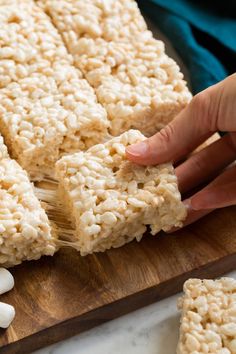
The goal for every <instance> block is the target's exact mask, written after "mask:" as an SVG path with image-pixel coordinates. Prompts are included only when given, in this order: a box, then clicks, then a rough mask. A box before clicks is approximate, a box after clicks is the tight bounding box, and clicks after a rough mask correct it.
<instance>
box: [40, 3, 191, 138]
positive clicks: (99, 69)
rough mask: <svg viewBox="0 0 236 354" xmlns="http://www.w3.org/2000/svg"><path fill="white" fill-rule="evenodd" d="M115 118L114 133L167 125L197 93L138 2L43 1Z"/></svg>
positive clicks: (146, 131)
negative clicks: (152, 29) (150, 28)
mask: <svg viewBox="0 0 236 354" xmlns="http://www.w3.org/2000/svg"><path fill="white" fill-rule="evenodd" d="M39 3H41V4H42V6H44V8H45V11H46V12H47V13H48V14H49V15H50V16H51V18H52V20H53V23H54V24H55V25H56V26H57V28H58V30H59V32H60V33H61V34H62V36H63V38H64V40H65V43H66V45H67V47H68V49H69V51H70V53H72V54H73V57H74V59H75V65H76V66H77V67H78V68H79V69H81V71H82V72H83V74H84V75H85V77H86V78H87V80H88V81H89V82H90V84H91V85H92V86H93V87H94V88H95V90H96V93H97V97H98V100H99V102H100V103H101V104H102V105H103V106H104V107H105V108H106V110H107V112H108V117H109V119H110V120H111V130H110V131H111V134H112V135H118V134H120V133H121V132H123V131H125V130H127V129H130V128H137V129H139V130H141V131H142V132H143V133H144V134H145V135H151V134H154V133H155V132H156V131H157V130H159V129H161V128H162V127H163V126H164V125H166V124H167V123H168V122H169V121H170V120H172V119H173V117H174V116H175V115H176V114H177V113H178V112H179V111H180V110H181V109H182V108H183V107H185V105H186V104H187V103H188V102H189V100H190V98H191V95H190V93H189V91H188V89H187V87H186V83H185V81H183V75H182V73H181V72H180V71H179V67H178V66H177V64H176V63H175V62H174V61H173V60H172V59H170V58H169V57H168V56H167V55H166V54H165V51H164V44H163V43H162V42H161V41H158V40H156V39H154V38H153V36H152V33H151V32H150V31H148V30H147V27H146V24H145V21H144V19H143V17H142V15H141V13H140V11H139V9H138V7H137V4H136V2H135V1H134V0H109V1H103V0H87V1H83V0H41V1H39Z"/></svg>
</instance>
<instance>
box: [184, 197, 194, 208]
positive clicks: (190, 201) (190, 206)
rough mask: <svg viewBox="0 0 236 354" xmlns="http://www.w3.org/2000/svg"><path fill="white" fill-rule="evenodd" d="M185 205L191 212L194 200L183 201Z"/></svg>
mask: <svg viewBox="0 0 236 354" xmlns="http://www.w3.org/2000/svg"><path fill="white" fill-rule="evenodd" d="M183 203H184V205H185V206H186V208H187V209H188V210H190V209H192V200H191V199H190V198H189V199H185V200H184V201H183Z"/></svg>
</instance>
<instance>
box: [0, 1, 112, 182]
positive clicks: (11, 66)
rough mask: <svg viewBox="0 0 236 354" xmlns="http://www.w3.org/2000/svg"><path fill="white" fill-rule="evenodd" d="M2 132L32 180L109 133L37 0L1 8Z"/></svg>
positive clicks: (89, 90)
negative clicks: (68, 154) (60, 160)
mask: <svg viewBox="0 0 236 354" xmlns="http://www.w3.org/2000/svg"><path fill="white" fill-rule="evenodd" d="M0 22H1V29H0V131H1V132H2V134H3V135H4V138H5V141H6V143H7V145H8V147H9V152H10V153H11V155H12V156H13V157H14V158H16V159H17V160H18V162H19V163H20V164H21V165H22V167H23V168H25V169H26V170H27V171H28V172H29V173H30V174H31V177H32V178H35V179H39V178H40V177H42V176H43V174H45V173H49V174H50V173H51V170H52V169H53V168H54V163H55V162H56V160H57V159H58V158H59V157H60V156H62V155H64V154H65V153H71V152H73V151H78V150H83V149H87V148H88V147H90V146H91V145H94V144H96V143H98V142H101V141H103V140H104V139H105V137H106V136H107V128H108V126H109V121H108V119H107V114H106V111H105V109H104V108H103V107H102V106H101V105H100V104H98V103H97V98H96V95H95V92H94V90H93V89H92V87H91V86H90V85H89V84H88V82H87V81H86V80H85V79H82V74H81V72H80V71H79V70H78V69H76V68H75V67H74V66H73V65H72V64H73V59H72V57H71V56H70V55H69V54H68V53H67V50H66V48H65V46H64V44H63V41H62V39H61V37H60V35H59V34H58V32H57V30H56V29H55V27H54V26H53V25H52V23H51V21H50V18H49V17H48V16H47V15H46V14H45V13H44V12H43V10H42V9H41V8H39V7H38V6H37V5H35V4H34V3H33V1H30V0H28V1H26V0H25V1H23V2H21V1H18V2H17V1H16V3H15V4H14V5H13V4H11V5H8V6H3V5H2V6H1V9H0Z"/></svg>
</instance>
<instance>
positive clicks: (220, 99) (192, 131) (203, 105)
mask: <svg viewBox="0 0 236 354" xmlns="http://www.w3.org/2000/svg"><path fill="white" fill-rule="evenodd" d="M235 90H236V74H235V75H231V76H229V77H228V78H226V79H225V80H223V81H221V82H219V83H218V84H216V85H213V86H211V87H209V88H207V89H206V90H204V91H202V92H201V93H199V94H198V95H196V96H195V97H194V98H193V99H192V101H191V102H190V104H189V105H188V106H187V107H186V108H185V109H184V110H183V111H181V112H180V113H179V114H178V115H177V117H176V118H175V119H174V120H173V121H172V122H171V123H170V124H169V125H167V126H166V127H165V128H164V129H162V130H161V131H160V132H159V133H157V134H155V135H154V136H152V137H151V138H149V139H147V140H146V141H144V142H142V143H139V144H135V145H131V146H129V147H127V149H126V153H127V158H128V159H129V160H130V161H133V162H135V163H138V164H141V165H155V164H160V163H164V162H167V161H176V160H179V159H180V158H181V157H183V156H185V155H187V154H188V153H189V152H191V151H192V150H193V149H194V148H196V147H197V146H198V145H200V144H201V143H202V142H203V141H204V140H205V139H206V138H207V137H209V136H210V135H211V134H213V133H214V132H215V131H217V130H222V131H236V120H235V119H232V118H233V117H234V115H235V110H236V100H235Z"/></svg>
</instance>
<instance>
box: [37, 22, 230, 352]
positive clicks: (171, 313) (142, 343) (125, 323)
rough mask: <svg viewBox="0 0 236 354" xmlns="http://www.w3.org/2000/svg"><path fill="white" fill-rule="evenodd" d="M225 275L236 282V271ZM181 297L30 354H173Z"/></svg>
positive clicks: (150, 24) (175, 57) (169, 46)
mask: <svg viewBox="0 0 236 354" xmlns="http://www.w3.org/2000/svg"><path fill="white" fill-rule="evenodd" d="M148 25H149V28H151V30H152V31H153V33H154V36H155V37H157V38H159V39H162V40H163V41H164V42H165V43H166V51H167V53H168V54H169V55H170V56H171V57H172V58H174V59H175V60H176V61H177V62H178V64H179V65H180V67H181V70H182V72H183V73H184V74H185V77H186V78H187V80H188V74H187V71H186V69H185V67H184V66H183V63H182V62H181V60H180V59H179V57H178V56H177V55H176V53H175V52H174V50H173V48H172V47H171V45H170V43H169V42H168V40H167V39H166V38H165V37H164V36H163V35H162V34H161V33H160V32H159V31H158V29H157V28H156V27H155V26H153V24H152V23H151V22H150V21H148ZM228 275H229V276H233V277H235V278H236V270H235V272H233V273H231V274H228ZM180 295H181V294H178V295H176V296H172V297H170V298H167V299H165V300H162V301H159V302H157V303H154V304H153V305H149V306H147V307H144V308H142V309H140V310H138V311H135V312H132V313H130V314H128V315H126V316H123V317H120V318H118V319H116V320H113V321H110V322H107V323H106V324H103V325H101V326H98V327H96V328H94V329H92V330H90V331H87V332H85V333H82V334H80V335H77V336H75V337H72V338H70V339H68V340H65V341H62V342H59V343H57V344H54V345H52V346H50V347H47V348H44V349H42V350H39V351H37V352H34V353H33V354H174V353H175V351H176V345H177V341H178V330H179V319H180V314H179V312H178V310H177V308H176V300H177V298H178V297H179V296H180Z"/></svg>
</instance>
